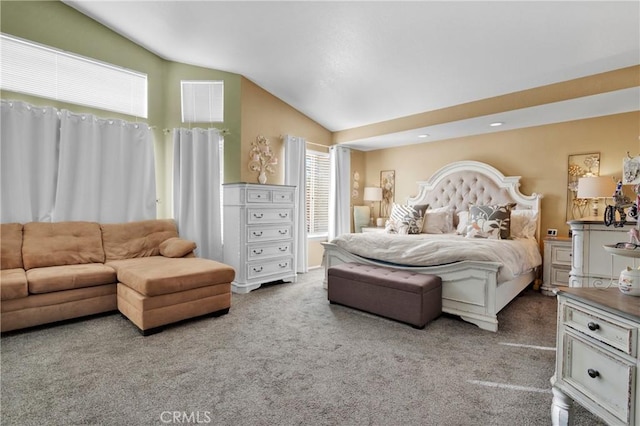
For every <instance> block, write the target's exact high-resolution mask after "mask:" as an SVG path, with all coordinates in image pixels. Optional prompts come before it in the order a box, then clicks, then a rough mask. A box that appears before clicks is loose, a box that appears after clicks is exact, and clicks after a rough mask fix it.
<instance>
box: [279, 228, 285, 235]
mask: <svg viewBox="0 0 640 426" xmlns="http://www.w3.org/2000/svg"><path fill="white" fill-rule="evenodd" d="M278 232H280V235H287V230H286V229H285V230H280V231H278Z"/></svg>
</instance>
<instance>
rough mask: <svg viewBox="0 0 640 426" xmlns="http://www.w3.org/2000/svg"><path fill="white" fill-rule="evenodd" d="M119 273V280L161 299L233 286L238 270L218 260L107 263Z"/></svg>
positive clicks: (158, 259)
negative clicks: (220, 286) (179, 293)
mask: <svg viewBox="0 0 640 426" xmlns="http://www.w3.org/2000/svg"><path fill="white" fill-rule="evenodd" d="M107 265H108V266H111V267H113V268H114V269H115V270H116V271H118V281H119V282H121V283H122V284H124V285H126V286H127V287H129V288H131V289H133V290H135V291H137V292H138V293H141V294H144V295H145V296H158V295H160V294H168V293H176V292H179V291H184V290H189V289H192V288H199V287H205V286H209V285H216V284H223V283H230V282H231V281H233V279H234V278H235V270H234V269H233V268H232V267H231V266H229V265H225V264H223V263H220V262H216V261H215V260H209V259H202V258H198V257H189V258H180V259H174V258H169V257H162V256H152V257H146V258H140V259H125V260H116V261H112V262H108V263H107Z"/></svg>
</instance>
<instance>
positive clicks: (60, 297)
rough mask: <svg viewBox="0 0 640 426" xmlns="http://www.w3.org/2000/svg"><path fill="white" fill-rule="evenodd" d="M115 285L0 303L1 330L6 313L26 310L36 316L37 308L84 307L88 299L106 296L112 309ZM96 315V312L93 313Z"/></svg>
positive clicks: (46, 294)
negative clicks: (110, 300)
mask: <svg viewBox="0 0 640 426" xmlns="http://www.w3.org/2000/svg"><path fill="white" fill-rule="evenodd" d="M116 289H117V287H116V284H106V285H99V286H95V287H86V288H77V289H75V290H69V291H54V292H53V293H43V294H32V295H30V296H29V297H23V298H20V299H11V300H3V301H2V315H3V324H2V326H3V329H4V314H6V313H7V312H13V311H20V310H25V309H26V310H27V311H26V314H27V315H38V308H41V307H43V306H57V307H58V311H60V310H62V309H66V308H68V307H69V306H70V304H72V303H74V302H80V303H84V304H85V305H86V304H88V303H91V300H90V299H93V298H101V297H103V296H108V297H110V298H112V299H113V308H112V309H111V310H113V309H115V305H116V299H117V296H116ZM95 313H98V312H95ZM85 315H87V314H85ZM58 316H64V317H67V318H72V317H74V316H78V315H76V314H75V313H71V316H68V315H67V313H63V312H58ZM53 321H59V319H53ZM46 322H49V321H39V322H38V323H39V324H44V323H46Z"/></svg>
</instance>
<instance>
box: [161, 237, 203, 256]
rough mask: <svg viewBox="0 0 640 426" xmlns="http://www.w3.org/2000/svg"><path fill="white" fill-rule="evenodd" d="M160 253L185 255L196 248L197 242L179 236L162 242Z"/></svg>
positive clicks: (164, 254) (163, 254)
mask: <svg viewBox="0 0 640 426" xmlns="http://www.w3.org/2000/svg"><path fill="white" fill-rule="evenodd" d="M159 249H160V254H161V255H162V256H164V257H183V256H185V255H187V254H189V253H191V252H192V251H194V250H195V249H196V243H195V242H193V241H190V240H185V239H182V238H178V237H173V238H169V239H167V240H164V241H163V242H162V243H160V247H159Z"/></svg>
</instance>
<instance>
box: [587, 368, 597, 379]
mask: <svg viewBox="0 0 640 426" xmlns="http://www.w3.org/2000/svg"><path fill="white" fill-rule="evenodd" d="M587 374H588V375H589V377H591V378H592V379H595V378H596V377H598V376H599V375H600V372H598V370H594V369H593V368H590V369H588V370H587Z"/></svg>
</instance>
